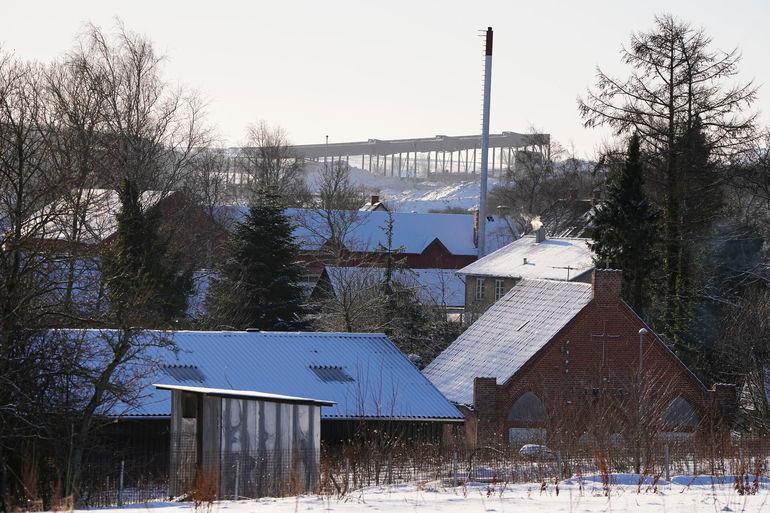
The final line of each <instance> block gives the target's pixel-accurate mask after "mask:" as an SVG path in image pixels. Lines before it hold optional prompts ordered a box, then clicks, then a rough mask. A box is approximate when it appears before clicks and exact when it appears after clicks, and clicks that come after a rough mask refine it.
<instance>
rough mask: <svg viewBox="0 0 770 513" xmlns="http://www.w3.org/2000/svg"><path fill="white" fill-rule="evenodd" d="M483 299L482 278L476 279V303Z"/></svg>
mask: <svg viewBox="0 0 770 513" xmlns="http://www.w3.org/2000/svg"><path fill="white" fill-rule="evenodd" d="M482 299H484V278H476V301H481V300H482Z"/></svg>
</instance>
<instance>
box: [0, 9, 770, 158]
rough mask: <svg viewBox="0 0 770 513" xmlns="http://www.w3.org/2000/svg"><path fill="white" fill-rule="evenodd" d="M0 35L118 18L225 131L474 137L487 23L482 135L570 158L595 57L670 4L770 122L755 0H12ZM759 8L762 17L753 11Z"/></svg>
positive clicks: (61, 32) (43, 48)
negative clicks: (544, 135) (489, 42)
mask: <svg viewBox="0 0 770 513" xmlns="http://www.w3.org/2000/svg"><path fill="white" fill-rule="evenodd" d="M2 10H3V14H2V17H0V42H2V44H3V46H4V47H5V48H6V49H11V50H13V51H15V52H16V54H17V55H18V56H20V57H24V58H29V59H38V60H50V59H53V58H56V57H58V56H61V55H62V54H63V53H64V52H65V51H66V50H67V49H69V48H70V47H71V46H72V45H73V44H74V41H75V37H76V35H77V33H78V32H79V31H81V30H82V28H83V26H84V24H85V23H86V22H89V21H90V22H93V23H95V24H97V25H100V26H102V27H110V26H111V25H112V24H113V23H114V18H115V17H116V16H117V17H120V18H121V19H122V20H123V21H124V22H125V23H126V25H127V26H128V27H129V28H130V29H132V30H134V31H137V32H140V33H142V34H144V35H146V36H148V37H150V38H151V39H152V40H153V41H154V42H155V43H156V46H157V48H158V49H159V50H160V51H161V52H163V53H165V54H166V55H167V56H168V61H167V64H166V77H167V78H168V79H169V80H170V81H172V82H179V83H182V84H184V85H186V86H190V87H192V88H195V89H197V90H198V91H200V93H201V94H202V95H203V96H204V97H205V98H206V99H207V100H208V102H209V107H208V113H209V120H210V122H211V123H212V124H213V125H215V126H216V127H217V129H218V132H219V134H220V137H221V138H222V140H223V142H224V143H226V144H230V145H237V144H239V143H241V142H242V141H243V139H244V135H245V127H246V126H247V124H248V123H250V122H253V121H256V120H258V119H264V120H267V121H268V122H270V123H274V124H280V125H281V126H283V127H284V128H285V129H286V130H287V131H288V132H289V134H290V137H291V139H292V141H294V142H295V143H314V142H323V139H324V136H325V135H327V134H328V135H329V138H330V141H349V140H361V139H368V138H380V139H386V138H406V137H425V136H432V135H436V134H447V135H460V134H471V133H478V132H479V131H480V124H481V121H480V119H481V118H480V116H481V78H482V76H481V75H482V48H481V44H482V39H481V37H478V36H477V34H478V31H479V29H482V28H485V27H486V26H488V25H490V26H492V27H493V28H494V30H495V48H494V52H495V55H494V64H493V85H492V92H493V96H492V116H491V129H492V131H493V132H499V131H502V130H512V131H526V130H527V129H528V127H530V126H535V127H537V128H539V129H541V130H543V131H546V132H550V133H551V134H552V135H553V137H554V138H555V139H557V140H558V141H560V142H562V143H563V144H566V145H570V144H571V145H574V147H575V149H576V151H577V153H578V154H579V155H586V156H587V155H591V154H592V153H593V151H594V149H595V148H596V147H598V145H599V144H600V143H601V142H602V141H604V140H606V139H608V133H607V132H606V131H601V130H588V129H584V128H583V127H582V124H581V121H580V118H579V116H578V114H577V109H576V98H577V96H578V95H579V94H582V93H583V92H584V91H585V89H586V87H587V86H588V85H589V84H591V83H592V82H593V77H594V73H595V67H596V66H597V65H600V66H602V67H603V68H604V69H605V70H608V71H620V70H622V69H623V68H622V67H621V66H620V64H619V50H620V47H621V45H622V44H623V43H625V42H627V41H628V37H629V34H630V32H631V31H632V30H640V29H647V28H649V27H650V26H651V24H652V18H653V16H654V14H656V13H661V12H670V13H672V14H675V15H677V16H679V17H681V18H682V19H685V20H687V21H689V22H691V23H692V24H694V25H702V26H703V27H704V28H705V29H706V31H707V32H708V33H709V34H710V35H711V36H712V38H713V40H714V45H715V47H716V48H722V49H731V48H733V47H736V46H737V47H739V48H740V49H741V51H742V53H743V61H742V64H741V70H742V74H741V78H742V79H745V80H748V79H752V78H753V79H755V80H756V82H757V83H759V84H763V87H762V88H761V89H760V99H759V101H758V102H757V104H756V107H757V108H758V109H759V110H761V111H764V112H765V114H763V115H762V117H761V118H760V121H761V122H762V124H764V125H767V124H770V121H769V118H768V115H767V114H766V112H768V111H770V91H768V90H767V87H766V86H764V84H767V83H768V82H770V67H768V66H767V62H766V59H767V51H768V48H770V33H769V32H768V31H767V30H760V29H759V25H758V24H764V23H765V22H766V21H767V20H768V19H770V4H769V3H767V2H760V1H755V2H749V1H737V2H732V3H731V4H730V8H729V9H725V3H724V2H722V1H684V0H682V1H676V2H671V1H654V2H638V1H635V2H625V1H622V2H621V1H591V2H588V1H581V2H563V3H562V2H554V1H539V2H526V3H524V2H510V1H501V2H485V3H481V2H460V1H442V2H415V1H409V2H407V1H401V0H398V1H388V2H355V1H333V2H329V1H327V2H316V1H303V2H300V1H295V2H289V1H281V2H278V1H275V2H192V1H186V2H164V1H158V0H155V1H152V2H150V1H139V0H137V1H133V2H130V3H127V2H106V1H95V0H78V1H68V2H13V3H10V2H9V3H5V4H4V5H3V9H2ZM763 20H764V21H763Z"/></svg>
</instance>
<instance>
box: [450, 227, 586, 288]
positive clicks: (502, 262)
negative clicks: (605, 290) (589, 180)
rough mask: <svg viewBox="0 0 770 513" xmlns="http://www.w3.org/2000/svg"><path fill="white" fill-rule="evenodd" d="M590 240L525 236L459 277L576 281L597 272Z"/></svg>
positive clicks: (465, 268)
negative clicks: (589, 272)
mask: <svg viewBox="0 0 770 513" xmlns="http://www.w3.org/2000/svg"><path fill="white" fill-rule="evenodd" d="M589 242H590V239H568V238H551V239H549V238H546V239H545V240H544V241H543V242H536V239H535V237H534V236H530V235H527V236H524V237H522V238H520V239H518V240H515V241H513V242H511V243H510V244H508V245H507V246H504V247H502V248H500V249H498V250H497V251H495V252H494V253H490V254H489V255H487V256H485V257H484V258H480V259H478V260H476V261H475V262H473V263H471V264H469V265H467V266H465V267H463V268H462V269H460V270H459V271H457V272H458V273H459V274H463V275H473V276H495V277H500V278H531V279H548V280H572V279H575V278H576V277H577V276H580V275H581V274H584V273H586V272H587V271H589V270H591V269H593V267H594V264H593V259H592V253H591V250H590V249H589V248H588V243H589Z"/></svg>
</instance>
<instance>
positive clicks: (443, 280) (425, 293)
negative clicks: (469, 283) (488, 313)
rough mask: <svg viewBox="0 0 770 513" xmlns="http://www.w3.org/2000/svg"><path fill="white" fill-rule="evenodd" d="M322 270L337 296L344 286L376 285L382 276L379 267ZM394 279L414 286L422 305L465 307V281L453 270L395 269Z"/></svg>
mask: <svg viewBox="0 0 770 513" xmlns="http://www.w3.org/2000/svg"><path fill="white" fill-rule="evenodd" d="M325 271H326V275H327V276H328V277H329V281H330V282H331V285H332V289H333V290H334V293H335V294H336V295H337V297H340V294H341V293H342V291H343V290H344V287H345V286H359V287H373V288H376V287H379V286H380V285H381V284H382V281H383V278H384V276H385V269H384V268H382V267H361V266H359V267H337V266H326V268H325ZM393 278H394V280H397V281H398V282H400V283H401V284H403V285H406V286H408V287H411V288H413V289H414V291H415V293H416V294H417V297H418V298H419V300H420V302H422V303H423V304H426V305H441V306H446V307H450V308H461V307H463V306H465V281H464V280H463V279H462V278H461V277H460V276H458V275H457V273H456V272H455V271H454V270H453V269H397V270H396V271H394V273H393Z"/></svg>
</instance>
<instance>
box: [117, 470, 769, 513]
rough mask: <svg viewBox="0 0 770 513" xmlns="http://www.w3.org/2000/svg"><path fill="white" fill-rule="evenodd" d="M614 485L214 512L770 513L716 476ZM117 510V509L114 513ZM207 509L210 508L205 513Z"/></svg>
mask: <svg viewBox="0 0 770 513" xmlns="http://www.w3.org/2000/svg"><path fill="white" fill-rule="evenodd" d="M613 478H614V479H613V480H614V482H615V484H612V485H611V487H610V492H609V495H607V494H605V492H604V490H603V488H602V484H601V480H600V479H599V478H598V476H591V477H588V478H586V479H584V480H582V481H579V480H576V479H572V480H567V481H563V482H561V483H559V486H558V490H557V487H556V486H555V485H554V484H548V485H547V486H546V487H545V489H544V490H541V485H540V484H537V483H532V484H516V485H501V484H498V485H486V484H474V485H468V486H464V487H444V486H441V485H439V484H436V483H433V484H431V483H428V484H425V485H422V486H411V485H410V486H389V487H375V488H367V489H364V490H359V491H356V492H354V493H352V494H350V495H348V496H346V497H343V498H334V497H320V496H300V497H290V498H281V499H260V500H250V501H246V500H242V501H222V502H217V503H215V504H214V505H213V507H212V508H211V512H212V513H219V512H221V513H251V512H255V513H263V512H264V513H288V512H303V511H318V512H326V511H332V512H367V511H371V512H393V513H406V512H426V513H427V512H434V511H441V512H448V513H461V512H469V513H471V512H499V513H505V512H510V513H541V512H542V513H545V512H570V513H573V512H574V513H577V512H615V513H621V512H642V513H650V512H657V511H666V512H739V511H741V512H761V511H770V489H769V488H768V483H767V481H764V482H762V483H761V485H760V488H759V490H758V492H757V493H756V494H755V495H740V494H738V492H737V491H736V490H735V487H734V481H733V480H732V479H731V478H725V479H723V480H722V481H721V482H720V481H718V480H715V479H713V478H711V477H698V478H692V477H689V476H682V477H675V478H672V479H671V482H670V483H668V482H665V481H660V482H659V483H658V484H657V486H656V487H653V486H652V485H651V483H650V482H649V480H648V482H647V484H645V485H642V486H641V487H639V486H638V482H639V479H638V476H635V475H619V476H613ZM131 508H132V509H136V508H141V509H151V510H152V512H153V513H193V507H192V505H191V504H189V503H178V504H175V503H157V504H142V505H134V506H131ZM115 511H119V510H115ZM201 511H205V509H203V510H201Z"/></svg>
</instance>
